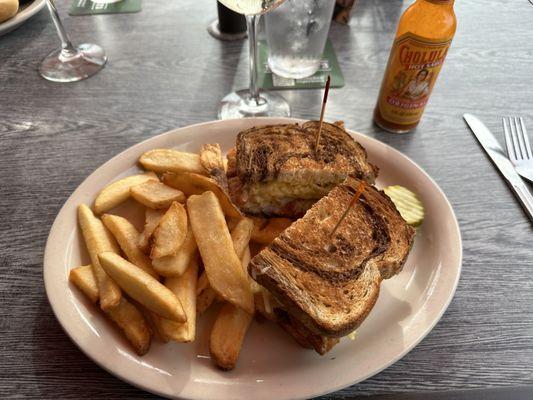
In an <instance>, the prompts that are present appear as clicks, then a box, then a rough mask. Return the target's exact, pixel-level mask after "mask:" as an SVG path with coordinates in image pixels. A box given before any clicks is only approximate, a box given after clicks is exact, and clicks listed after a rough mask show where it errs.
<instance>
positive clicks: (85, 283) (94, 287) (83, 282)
mask: <svg viewBox="0 0 533 400" xmlns="http://www.w3.org/2000/svg"><path fill="white" fill-rule="evenodd" d="M68 280H69V281H70V282H72V283H73V284H74V285H76V286H77V287H78V289H80V290H81V291H82V292H83V294H84V295H85V296H87V297H88V298H89V300H91V302H93V303H95V304H96V303H97V302H98V298H99V297H100V296H99V293H98V284H97V283H96V278H95V277H94V272H93V266H92V265H90V264H89V265H82V266H81V267H77V268H73V269H71V270H70V272H69V274H68Z"/></svg>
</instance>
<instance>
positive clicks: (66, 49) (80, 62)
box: [39, 0, 107, 82]
mask: <svg viewBox="0 0 533 400" xmlns="http://www.w3.org/2000/svg"><path fill="white" fill-rule="evenodd" d="M46 5H47V6H48V10H49V11H50V15H51V16H52V21H54V25H55V27H56V30H57V34H58V36H59V39H60V40H61V48H60V49H58V50H54V51H53V52H51V53H50V54H48V55H47V56H46V57H45V59H44V60H43V62H42V63H41V66H40V67H39V73H40V74H41V76H42V77H43V78H45V79H48V80H49V81H54V82H76V81H81V80H82V79H86V78H88V77H90V76H92V75H94V74H96V73H97V72H98V71H100V70H101V69H102V68H103V67H104V64H105V63H106V61H107V57H106V55H105V52H104V49H102V48H101V47H100V46H98V45H96V44H91V43H84V44H81V45H79V46H77V47H75V46H74V45H73V44H72V42H71V41H70V39H69V37H68V34H67V32H66V31H65V28H64V27H63V23H62V22H61V19H60V18H59V14H58V12H57V8H56V5H55V2H54V0H46Z"/></svg>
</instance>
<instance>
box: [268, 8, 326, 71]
mask: <svg viewBox="0 0 533 400" xmlns="http://www.w3.org/2000/svg"><path fill="white" fill-rule="evenodd" d="M334 6H335V0H287V1H286V2H285V4H283V5H282V6H281V7H278V8H277V9H276V10H274V11H273V12H271V13H269V14H268V15H267V16H266V21H265V22H266V24H265V25H266V33H267V43H268V66H269V67H270V69H271V70H272V72H274V73H275V74H276V75H279V76H282V77H284V78H294V79H299V78H305V77H308V76H311V75H313V74H314V73H315V72H316V71H318V68H319V67H320V60H321V59H322V53H323V52H324V46H325V45H326V40H327V39H328V32H329V26H330V24H331V17H332V15H333V8H334Z"/></svg>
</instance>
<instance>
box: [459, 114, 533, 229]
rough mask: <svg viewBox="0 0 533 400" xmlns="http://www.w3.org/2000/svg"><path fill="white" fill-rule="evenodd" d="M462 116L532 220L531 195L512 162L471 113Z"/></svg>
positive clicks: (489, 132) (532, 202) (532, 205)
mask: <svg viewBox="0 0 533 400" xmlns="http://www.w3.org/2000/svg"><path fill="white" fill-rule="evenodd" d="M463 118H464V119H465V121H466V123H467V124H468V126H469V127H470V129H471V130H472V132H474V135H475V136H476V138H477V140H478V141H479V143H480V144H481V146H483V148H484V149H485V151H486V152H487V154H488V155H489V157H490V158H491V159H492V162H493V163H494V165H496V167H498V169H499V170H500V172H501V173H502V175H503V177H504V178H505V180H506V181H507V183H508V184H509V186H510V187H511V189H513V191H514V193H515V195H516V197H518V200H520V204H522V207H523V208H524V210H525V211H526V213H527V215H528V216H529V218H530V219H531V221H533V196H531V193H530V192H529V189H528V188H527V186H526V184H525V183H524V181H523V180H522V178H520V176H519V175H518V173H517V172H516V171H515V169H514V166H513V164H511V161H509V159H508V158H507V156H506V154H505V153H504V151H503V149H502V148H501V146H500V144H499V143H498V141H497V140H496V138H495V137H494V135H493V134H492V133H491V131H489V128H487V127H486V126H485V124H484V123H483V122H481V121H480V120H479V119H478V118H477V117H476V116H474V115H472V114H463Z"/></svg>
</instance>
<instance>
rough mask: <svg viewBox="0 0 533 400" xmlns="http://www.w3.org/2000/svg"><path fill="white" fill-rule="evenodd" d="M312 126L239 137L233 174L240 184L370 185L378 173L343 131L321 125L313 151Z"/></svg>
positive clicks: (248, 132) (260, 129)
mask: <svg viewBox="0 0 533 400" xmlns="http://www.w3.org/2000/svg"><path fill="white" fill-rule="evenodd" d="M317 129H318V122H317V121H309V122H306V123H305V124H303V125H299V124H285V125H269V126H262V127H253V128H250V129H246V130H244V131H241V132H239V134H238V136H237V142H236V155H235V156H236V162H235V167H236V170H237V175H238V176H239V179H240V180H241V181H242V183H243V185H245V186H246V185H249V184H253V183H259V182H268V181H273V180H278V181H280V182H292V183H302V184H305V183H309V182H313V183H315V184H324V185H326V184H330V183H340V182H342V181H343V180H344V179H345V178H346V177H347V176H355V177H358V178H362V179H365V180H367V181H368V182H369V183H373V182H374V179H375V177H376V176H377V172H378V169H377V167H376V166H374V165H372V164H370V163H369V162H368V160H367V154H366V151H365V149H364V148H363V147H362V146H361V145H360V144H359V143H358V142H356V141H355V140H354V139H353V138H352V137H351V136H350V135H349V134H348V133H347V132H346V131H345V130H344V129H343V128H341V127H339V126H337V125H333V124H328V123H324V124H323V128H322V133H321V139H320V146H319V147H320V148H319V152H318V153H317V152H316V151H315V135H316V131H317Z"/></svg>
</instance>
